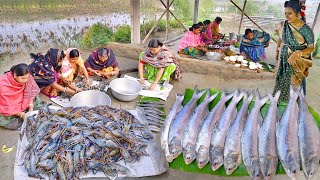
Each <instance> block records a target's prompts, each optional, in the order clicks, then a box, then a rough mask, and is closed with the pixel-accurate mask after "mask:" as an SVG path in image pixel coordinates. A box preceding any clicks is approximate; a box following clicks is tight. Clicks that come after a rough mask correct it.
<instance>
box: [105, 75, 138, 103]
mask: <svg viewBox="0 0 320 180" xmlns="http://www.w3.org/2000/svg"><path fill="white" fill-rule="evenodd" d="M109 88H110V89H111V93H112V95H113V96H114V97H115V98H116V99H118V100H120V101H133V100H135V99H136V98H137V97H138V96H139V92H140V91H141V90H142V87H141V84H140V83H139V82H138V81H135V80H131V79H126V78H117V79H114V80H112V81H111V82H110V84H109Z"/></svg>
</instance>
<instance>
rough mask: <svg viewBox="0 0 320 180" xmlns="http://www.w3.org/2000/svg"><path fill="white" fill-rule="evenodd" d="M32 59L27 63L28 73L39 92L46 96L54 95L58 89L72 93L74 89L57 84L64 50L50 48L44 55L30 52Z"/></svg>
mask: <svg viewBox="0 0 320 180" xmlns="http://www.w3.org/2000/svg"><path fill="white" fill-rule="evenodd" d="M30 56H31V58H32V59H33V61H32V62H31V64H30V65H29V68H30V73H31V75H32V76H33V78H34V80H35V81H36V83H37V84H38V86H39V88H40V89H41V93H43V94H44V95H46V96H48V97H50V98H51V97H56V96H57V93H58V92H59V91H62V92H65V93H68V94H71V95H74V94H75V93H76V91H75V90H73V89H71V88H68V87H63V86H61V85H59V84H58V72H59V71H60V69H61V64H62V60H63V58H64V57H65V53H64V51H61V50H59V49H53V48H51V49H50V50H49V51H48V52H47V53H46V54H45V55H42V54H40V53H38V54H32V53H31V54H30Z"/></svg>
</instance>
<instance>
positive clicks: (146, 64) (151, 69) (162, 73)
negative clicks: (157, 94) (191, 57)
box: [138, 39, 181, 90]
mask: <svg viewBox="0 0 320 180" xmlns="http://www.w3.org/2000/svg"><path fill="white" fill-rule="evenodd" d="M148 48H149V50H148V51H147V52H145V53H141V55H140V56H141V57H140V61H139V66H138V71H139V77H140V83H141V84H144V82H145V80H148V81H149V82H151V83H152V84H151V87H150V89H151V90H153V89H154V88H155V87H156V85H157V83H159V82H163V81H169V80H170V78H171V76H173V78H174V79H180V78H181V70H180V67H179V62H178V59H177V58H176V57H175V56H174V54H173V53H172V52H171V51H170V50H169V49H167V48H166V47H164V46H163V43H161V42H160V41H159V40H157V39H152V40H151V41H150V42H149V44H148ZM144 71H145V72H146V74H144Z"/></svg>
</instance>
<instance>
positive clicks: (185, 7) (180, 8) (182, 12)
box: [173, 0, 194, 20]
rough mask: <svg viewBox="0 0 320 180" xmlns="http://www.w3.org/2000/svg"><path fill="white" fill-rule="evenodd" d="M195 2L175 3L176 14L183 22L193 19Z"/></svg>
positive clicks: (181, 1) (185, 0) (182, 0)
mask: <svg viewBox="0 0 320 180" xmlns="http://www.w3.org/2000/svg"><path fill="white" fill-rule="evenodd" d="M193 5H194V1H193V0H175V1H174V2H173V7H174V12H175V14H177V16H178V18H179V19H181V20H187V19H192V18H193Z"/></svg>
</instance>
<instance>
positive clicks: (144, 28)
mask: <svg viewBox="0 0 320 180" xmlns="http://www.w3.org/2000/svg"><path fill="white" fill-rule="evenodd" d="M154 23H155V21H154V20H153V21H149V22H147V23H145V24H141V26H140V32H141V33H143V32H146V33H148V32H149V31H150V30H151V28H152V26H153V25H154ZM169 25H170V27H169V31H170V30H171V29H172V28H181V25H180V24H179V23H178V21H176V20H175V19H174V20H169ZM155 31H156V32H162V31H166V20H164V19H161V20H160V21H159V23H158V25H157V27H156V28H155Z"/></svg>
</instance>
